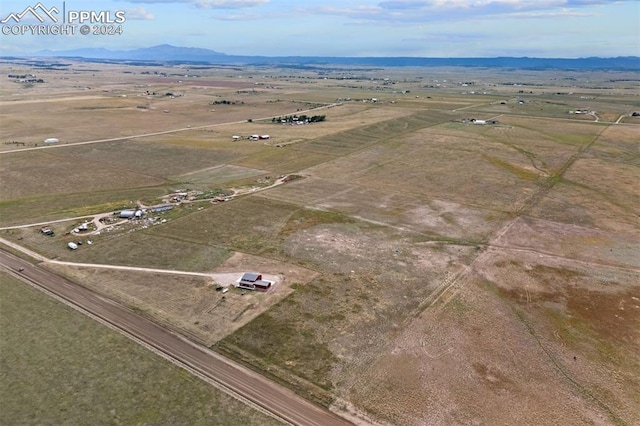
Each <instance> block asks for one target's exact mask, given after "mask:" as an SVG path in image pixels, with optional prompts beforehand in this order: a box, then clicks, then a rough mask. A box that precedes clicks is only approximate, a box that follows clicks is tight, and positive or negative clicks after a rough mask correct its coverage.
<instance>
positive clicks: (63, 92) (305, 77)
mask: <svg viewBox="0 0 640 426" xmlns="http://www.w3.org/2000/svg"><path fill="white" fill-rule="evenodd" d="M5 66H9V65H5ZM10 66H11V67H16V66H18V65H16V64H13V65H10ZM70 67H71V69H74V70H75V71H76V73H75V74H73V76H74V77H73V78H74V80H73V81H71V80H67V79H65V78H67V77H68V76H69V75H70V74H69V70H64V71H61V70H45V71H43V73H44V74H43V75H44V76H46V79H47V81H48V83H45V85H46V87H47V88H48V90H44V88H45V86H42V87H37V85H36V86H33V87H21V86H19V85H17V83H14V82H8V81H6V80H4V81H2V84H0V93H2V96H3V99H2V100H1V101H0V102H2V104H0V105H2V107H3V111H2V112H3V113H2V115H0V129H2V130H1V131H0V141H1V142H4V143H3V145H2V147H0V151H2V153H0V159H1V160H2V163H1V167H2V172H3V175H2V182H0V184H1V185H2V186H1V187H0V188H1V189H2V191H0V194H2V195H0V197H2V198H1V199H0V201H1V204H0V209H1V213H2V214H1V215H0V221H1V223H2V225H3V226H8V225H20V224H24V225H28V224H33V223H35V222H42V221H46V220H53V219H61V218H64V217H67V218H68V217H73V216H78V215H84V214H95V213H99V212H109V211H115V210H117V209H119V208H123V207H133V206H135V205H136V203H137V202H138V201H139V200H143V201H144V203H145V204H153V203H154V202H157V203H160V196H162V195H165V194H167V193H169V192H170V191H172V190H176V189H178V188H182V189H197V190H203V191H210V190H216V189H226V190H229V189H233V188H237V187H243V188H245V189H246V188H250V187H252V186H253V187H254V188H255V191H251V190H249V191H248V192H247V193H246V194H245V195H242V196H240V197H237V198H235V199H233V200H231V201H227V202H224V203H217V204H211V203H209V202H202V203H199V204H189V203H183V204H182V205H181V206H179V207H178V206H176V209H174V210H173V211H172V212H169V213H166V214H164V213H163V214H162V215H158V217H157V219H158V220H157V221H156V222H154V223H158V224H157V225H152V224H148V226H146V225H144V226H143V223H146V222H135V221H133V222H129V223H127V224H126V225H121V226H120V227H119V228H118V229H114V230H113V231H109V232H103V233H101V234H100V235H95V236H92V237H91V238H92V242H93V244H92V245H91V246H88V245H83V246H82V247H81V248H80V249H78V250H76V251H70V250H68V249H67V248H66V243H67V242H68V241H70V239H73V238H76V237H75V236H70V235H65V233H66V232H69V231H70V230H71V229H73V227H75V226H78V224H80V223H81V222H82V221H83V220H84V219H74V220H71V221H69V222H60V223H55V224H51V225H50V226H51V227H52V229H54V230H55V233H56V236H55V237H45V236H44V235H42V234H41V233H40V232H39V229H40V225H38V226H30V227H25V228H20V229H5V230H1V231H0V233H1V235H2V237H3V238H8V239H10V240H12V241H14V242H16V243H19V244H21V245H24V246H25V247H27V248H30V249H32V250H35V251H39V252H41V253H42V254H44V255H45V256H47V257H49V258H56V259H58V260H66V261H72V262H82V263H102V264H112V265H123V266H136V267H147V268H160V269H176V270H183V271H191V272H204V273H207V272H212V273H213V272H217V273H220V272H233V273H241V272H243V271H258V272H262V273H270V274H276V275H279V276H282V277H284V283H285V284H284V285H282V286H279V287H276V288H275V289H274V290H273V292H272V293H267V294H244V295H243V292H239V291H230V292H229V293H228V296H227V297H226V298H225V302H222V300H223V299H222V297H221V295H220V294H219V293H217V292H215V291H214V290H213V283H212V282H211V281H210V280H208V279H207V278H198V277H189V278H184V277H175V276H170V275H162V276H161V275H159V274H156V273H151V272H147V273H145V272H141V271H136V272H130V271H129V272H126V271H123V270H121V271H117V272H112V271H109V272H106V271H104V270H99V269H94V268H88V267H81V266H64V265H49V267H51V268H55V270H56V271H58V272H59V273H61V274H63V275H67V276H70V277H72V278H73V279H74V280H76V281H78V282H81V283H83V284H84V285H87V286H88V287H90V288H92V289H94V290H96V291H98V292H100V293H101V294H103V295H106V296H108V297H112V298H114V299H117V300H119V301H121V302H123V303H125V304H128V305H129V306H132V307H134V308H135V309H137V310H140V311H141V312H143V313H144V314H145V315H148V316H149V317H151V318H155V319H156V320H157V321H159V322H160V323H162V324H165V325H167V326H168V327H171V328H173V329H174V330H179V331H181V332H183V333H184V334H185V335H187V336H189V337H190V338H192V339H195V340H197V341H199V342H203V343H204V344H207V345H212V347H213V348H215V349H216V350H218V351H220V352H222V353H224V354H226V355H229V356H230V357H232V358H234V359H237V360H240V361H242V362H244V363H245V364H247V365H248V366H250V367H252V368H254V369H256V370H258V371H260V372H261V373H263V374H266V375H268V376H270V377H272V378H274V379H276V380H278V381H280V382H282V383H284V384H286V385H288V386H290V387H291V388H293V389H295V390H296V391H297V392H299V393H300V394H302V395H305V396H307V397H308V398H310V399H312V400H314V401H317V402H319V403H321V404H324V405H327V406H333V407H334V408H335V409H337V410H347V411H350V412H356V413H359V414H358V415H360V416H361V418H363V419H365V418H366V419H368V420H366V421H363V422H365V423H368V422H380V423H391V424H403V425H405V424H406V425H420V424H451V423H465V424H470V423H473V424H475V423H497V424H525V423H535V424H552V423H555V424H557V423H562V424H583V423H596V424H604V423H614V424H634V423H637V422H638V421H640V419H638V417H637V413H638V412H640V405H639V404H638V401H640V388H639V387H638V385H637V384H636V383H634V381H633V378H634V377H637V376H638V375H639V374H640V371H639V370H638V368H639V365H640V358H639V357H638V353H639V351H638V349H639V348H638V347H637V341H638V338H639V337H640V336H638V334H637V330H639V329H640V323H639V322H640V317H639V316H638V313H639V312H640V294H638V289H639V287H638V285H637V282H640V269H639V268H640V256H638V253H640V245H639V244H638V241H640V228H639V227H638V221H637V219H638V214H640V212H639V211H638V206H639V205H640V193H639V191H638V189H637V188H638V187H639V186H638V184H637V182H638V180H639V178H640V171H639V167H640V156H639V155H638V149H637V147H638V142H637V134H638V128H637V126H638V124H637V123H636V122H634V118H633V117H630V116H629V115H630V114H631V113H632V112H633V111H634V110H636V109H638V108H639V106H638V103H637V100H636V99H637V95H638V92H637V87H636V88H634V87H632V85H629V83H628V82H629V81H632V80H634V79H636V80H637V78H638V77H637V74H636V73H611V74H610V73H601V72H594V73H582V72H578V71H562V72H558V73H550V72H548V71H534V70H519V71H517V72H514V71H512V70H511V71H504V70H479V69H478V70H476V69H474V70H464V69H448V68H447V69H404V68H401V69H357V68H339V69H338V68H331V67H327V68H326V69H322V70H304V71H292V70H289V69H264V68H259V67H256V68H248V69H245V70H242V71H239V70H237V69H230V68H226V69H225V68H211V69H197V70H189V69H188V67H186V66H176V67H168V66H167V67H165V66H157V67H154V66H151V65H149V66H145V67H142V68H134V67H126V66H116V65H100V66H98V65H96V66H95V67H96V68H95V69H99V71H95V72H94V71H90V70H87V67H88V65H87V64H71V65H70ZM11 69H12V70H13V71H15V69H13V68H11ZM92 69H93V68H92ZM161 73H166V74H167V76H166V77H165V76H162V75H161ZM5 74H6V73H5ZM94 74H95V75H94ZM613 74H615V75H613ZM185 75H187V76H189V77H185ZM239 76H241V77H242V78H239ZM87 87H90V89H87ZM147 92H150V93H151V94H148V93H147ZM169 92H170V93H172V94H173V95H174V96H173V97H172V96H167V95H166V94H167V93H169ZM153 93H156V94H155V95H154V94H153ZM123 95H126V97H123ZM374 98H375V100H374ZM221 100H227V101H232V102H231V104H228V103H226V104H225V103H220V102H218V103H217V104H216V101H221ZM211 103H213V104H211ZM334 103H336V105H335V106H331V107H326V108H322V109H318V110H316V111H314V112H309V113H306V114H311V115H313V114H322V115H326V121H324V122H321V123H314V124H309V125H296V126H290V125H282V124H277V123H273V122H272V120H271V117H276V118H277V117H279V116H282V115H292V114H296V113H301V112H300V111H303V110H306V109H308V108H312V107H321V106H323V105H329V104H334ZM52 105H56V107H55V108H52V107H51V106H52ZM4 106H11V108H9V109H6V108H4ZM139 106H141V108H139ZM45 109H47V110H50V111H52V112H51V114H50V116H48V117H47V118H46V119H45V120H43V121H42V122H40V121H38V117H40V116H41V114H42V113H43V111H44V110H45ZM578 109H580V110H582V109H584V110H588V111H593V114H572V113H570V111H575V110H578ZM164 110H168V111H169V112H163V111H164ZM212 110H215V111H212ZM69 114H73V115H74V116H77V117H78V120H77V121H73V120H68V119H65V117H67V116H69ZM139 117H145V119H144V120H139V119H138V118H139ZM263 117H264V118H265V119H264V120H259V118H263ZM249 118H252V121H251V122H249V121H247V120H248V119H249ZM471 119H476V120H496V121H497V122H496V123H495V124H491V125H477V124H472V122H471V121H470V120H471ZM618 120H620V124H615V122H616V121H618ZM95 121H99V123H98V124H97V125H95V126H92V125H91V123H92V122H95ZM201 126H206V127H201ZM160 130H166V131H170V133H163V134H153V135H147V136H144V137H131V136H132V135H140V134H147V133H156V132H158V131H160ZM172 130H175V131H173V132H172ZM251 134H261V135H262V134H269V135H270V136H271V138H270V139H269V140H266V141H258V142H252V141H248V140H247V139H245V137H246V136H248V135H251ZM232 135H239V136H242V138H241V139H240V140H239V141H236V142H234V141H233V140H232V139H231V136H232ZM50 136H51V137H52V136H59V137H60V139H61V142H60V144H58V145H56V147H47V148H42V146H41V145H42V140H44V138H45V137H50ZM111 137H125V138H127V139H123V140H117V141H107V142H100V143H92V144H84V145H74V144H73V142H74V141H76V142H80V141H91V140H95V139H108V138H111ZM11 141H18V142H20V141H22V142H24V145H21V144H12V143H8V142H11ZM36 143H37V144H39V146H35V144H36ZM25 149H26V150H25ZM19 150H23V151H19ZM10 151H14V152H10ZM289 173H294V174H296V175H297V176H300V178H299V179H296V180H293V181H290V182H287V183H285V184H282V185H279V186H276V187H273V188H269V189H265V190H263V189H264V183H263V181H264V178H265V177H266V176H270V177H271V178H273V177H277V176H279V175H283V174H289ZM160 219H164V220H163V221H161V220H160ZM83 238H84V237H83ZM611 377H614V378H615V380H610V378H611ZM504 407H513V409H508V410H507V409H504Z"/></svg>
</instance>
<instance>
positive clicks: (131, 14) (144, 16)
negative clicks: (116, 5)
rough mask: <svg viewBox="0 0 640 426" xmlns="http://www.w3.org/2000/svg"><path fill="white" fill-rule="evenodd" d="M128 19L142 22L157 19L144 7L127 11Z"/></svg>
mask: <svg viewBox="0 0 640 426" xmlns="http://www.w3.org/2000/svg"><path fill="white" fill-rule="evenodd" d="M126 17H127V19H139V20H142V21H152V20H154V19H155V16H154V15H153V13H151V12H149V11H148V10H147V9H145V8H144V7H132V8H129V9H127V10H126Z"/></svg>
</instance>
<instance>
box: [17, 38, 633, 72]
mask: <svg viewBox="0 0 640 426" xmlns="http://www.w3.org/2000/svg"><path fill="white" fill-rule="evenodd" d="M28 56H41V57H61V58H83V59H86V60H95V61H109V62H111V61H129V62H131V61H133V62H136V61H138V62H139V61H142V62H189V63H201V64H229V65H232V64H236V65H241V64H252V65H260V64H264V65H268V64H280V65H288V66H294V67H295V66H302V67H304V66H313V65H352V66H379V67H406V66H418V67H424V66H427V67H429V66H457V67H483V68H484V67H486V68H523V69H584V70H632V71H640V57H637V56H624V57H615V58H600V57H591V58H576V59H568V58H527V57H521V58H513V57H497V58H417V57H324V56H238V55H227V54H225V53H220V52H216V51H215V50H210V49H201V48H195V47H177V46H171V45H168V44H162V45H159V46H153V47H148V48H141V49H134V50H108V49H103V48H98V49H95V48H87V49H75V50H60V51H52V50H42V51H39V52H36V53H34V54H31V55H28Z"/></svg>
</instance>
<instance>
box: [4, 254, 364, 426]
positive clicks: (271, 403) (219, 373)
mask: <svg viewBox="0 0 640 426" xmlns="http://www.w3.org/2000/svg"><path fill="white" fill-rule="evenodd" d="M0 265H2V266H3V267H4V268H6V269H8V270H10V271H13V273H15V274H17V275H19V276H20V277H21V278H22V279H24V280H26V281H28V282H30V283H31V284H33V285H35V286H37V287H39V288H42V289H45V290H47V291H49V292H51V293H53V294H55V295H56V296H58V297H59V298H61V299H63V300H65V301H66V302H67V303H69V304H71V305H73V306H76V307H78V308H80V309H79V310H81V311H84V312H88V313H90V314H92V315H94V316H96V317H98V318H100V319H101V320H103V321H105V322H107V323H109V324H110V325H112V326H113V327H115V328H117V329H118V330H120V331H121V332H123V333H124V334H125V335H127V336H129V337H132V338H133V339H134V340H136V341H137V340H139V341H142V342H143V343H145V344H146V345H149V346H151V347H152V348H154V349H155V350H157V351H159V352H161V353H162V354H163V355H164V356H166V357H167V358H169V359H171V360H172V361H174V362H175V363H176V364H178V365H181V366H183V367H186V368H187V370H193V371H195V372H197V373H198V374H200V375H202V376H204V377H206V378H208V379H210V380H212V381H214V382H216V383H217V384H218V385H220V387H221V388H222V389H224V390H225V391H227V392H228V393H230V394H231V395H234V396H237V397H239V398H240V399H241V400H249V401H251V402H252V403H253V404H255V405H257V406H259V407H261V408H262V409H264V410H265V411H268V412H270V413H271V414H272V415H274V416H275V417H276V418H278V419H281V420H283V421H285V422H287V423H291V424H294V425H310V426H311V425H316V426H321V425H322V426H325V425H349V424H352V423H350V422H348V421H347V420H345V419H343V418H341V417H339V416H338V415H336V414H334V413H332V412H330V411H328V410H326V409H324V408H321V407H318V406H316V405H314V404H312V403H310V402H309V401H306V400H305V399H303V398H301V397H300V396H298V395H296V394H295V393H293V392H292V391H290V390H288V389H286V388H284V387H282V386H280V385H278V384H276V383H274V382H272V381H270V380H268V379H266V378H265V377H263V376H261V375H259V374H257V373H255V372H253V371H251V370H249V369H247V368H244V367H242V366H240V365H238V364H235V363H233V362H231V361H230V360H228V359H226V358H224V357H222V356H221V355H219V354H217V353H215V352H213V351H210V350H208V349H206V348H204V347H201V346H198V345H196V344H195V343H192V342H190V341H188V340H186V339H184V338H182V337H180V336H178V335H176V334H173V333H171V332H170V331H168V330H166V329H164V328H162V327H160V326H159V325H157V324H155V323H153V322H151V321H150V320H148V319H146V318H143V317H141V316H140V315H137V314H136V313H134V312H132V311H130V310H129V309H127V308H125V307H123V306H122V305H119V304H117V303H115V302H113V301H111V300H109V299H106V298H103V297H100V296H98V295H96V294H95V293H93V292H92V291H90V290H88V289H86V288H84V287H82V286H80V285H78V284H75V283H73V282H71V281H69V280H67V279H65V278H63V277H60V276H58V275H56V274H54V273H53V272H51V271H48V270H46V269H44V268H41V267H39V266H37V265H34V264H32V263H29V262H27V261H25V260H23V259H21V258H19V257H16V256H14V255H12V254H10V253H8V252H6V251H4V250H0ZM22 268H24V269H22Z"/></svg>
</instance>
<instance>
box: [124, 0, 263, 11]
mask: <svg viewBox="0 0 640 426" xmlns="http://www.w3.org/2000/svg"><path fill="white" fill-rule="evenodd" d="M128 1H129V2H130V3H146V4H153V3H165V4H166V3H184V4H189V5H192V6H196V7H200V8H204V9H244V8H247V7H256V6H262V5H265V4H267V3H269V2H270V0H128Z"/></svg>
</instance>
